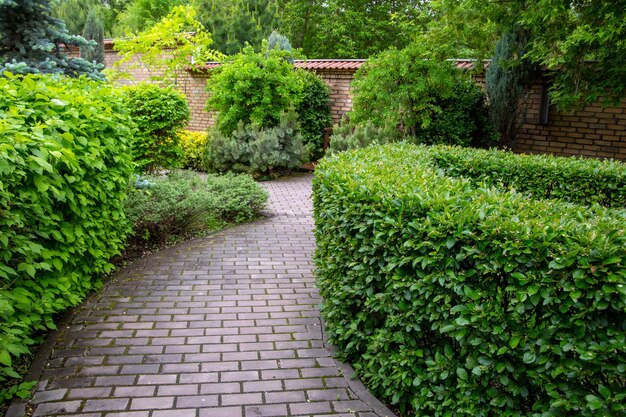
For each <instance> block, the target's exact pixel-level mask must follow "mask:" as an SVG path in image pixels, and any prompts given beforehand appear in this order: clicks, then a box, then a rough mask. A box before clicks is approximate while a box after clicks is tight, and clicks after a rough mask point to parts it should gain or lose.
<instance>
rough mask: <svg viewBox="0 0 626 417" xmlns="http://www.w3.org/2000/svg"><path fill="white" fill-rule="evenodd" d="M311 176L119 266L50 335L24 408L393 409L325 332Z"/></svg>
mask: <svg viewBox="0 0 626 417" xmlns="http://www.w3.org/2000/svg"><path fill="white" fill-rule="evenodd" d="M311 179H312V177H311V175H305V176H299V177H293V178H288V179H281V180H276V181H270V182H267V183H264V184H263V186H264V187H265V188H266V189H267V190H268V192H269V193H270V199H269V202H268V206H267V209H266V210H265V213H264V214H265V215H266V217H265V218H264V219H262V220H259V221H257V222H254V223H250V224H246V225H242V226H238V227H234V228H230V229H227V230H224V231H222V232H220V233H217V234H215V235H212V236H209V237H206V238H201V239H194V240H192V241H189V242H186V243H183V244H181V245H178V246H176V247H173V248H169V249H166V250H163V251H161V252H159V253H156V254H154V255H152V256H150V257H149V258H147V259H144V260H141V261H138V262H136V263H135V264H133V265H132V266H130V267H128V268H126V269H123V270H121V271H120V272H119V273H118V274H117V275H116V276H115V277H114V279H113V280H112V281H111V282H110V283H109V284H107V286H106V287H105V288H104V289H103V290H102V291H100V292H99V293H98V294H97V295H96V296H94V297H91V298H90V299H89V300H88V301H87V302H86V303H85V304H84V305H82V306H81V307H80V308H78V309H77V310H76V311H75V313H74V314H73V316H72V317H71V318H70V319H69V320H67V324H66V325H64V327H63V328H62V329H60V330H59V332H57V334H56V336H55V338H54V340H52V341H51V342H50V343H49V347H48V349H47V351H46V354H47V357H46V361H45V362H44V366H43V367H42V368H41V369H40V372H39V373H40V377H39V379H40V382H39V384H38V387H37V390H36V392H35V395H34V397H33V398H32V400H31V402H30V404H28V407H29V408H31V409H32V415H33V416H35V417H37V416H82V417H168V416H173V417H260V416H265V417H272V416H301V417H307V416H308V417H314V416H315V417H317V416H340V417H348V416H349V417H387V416H388V417H393V414H392V413H391V412H390V411H389V410H387V409H386V408H385V407H384V406H382V404H380V403H379V402H378V401H377V400H375V399H374V398H373V397H371V395H370V394H369V393H368V392H367V391H366V390H364V389H363V386H362V385H361V384H360V383H358V381H354V380H353V379H352V378H351V377H352V375H347V374H350V373H351V372H352V371H351V369H350V368H349V367H347V366H346V365H345V364H340V363H339V362H338V361H336V360H335V359H333V356H332V347H329V346H327V345H326V344H325V343H324V340H323V332H322V323H321V320H320V315H319V309H318V305H319V303H320V296H319V293H318V290H317V289H316V288H315V280H314V277H313V265H312V260H311V255H312V252H313V250H314V247H315V242H314V238H313V233H312V229H313V219H312V204H311ZM26 408H27V404H25V403H21V404H15V405H13V406H12V407H10V408H9V410H8V412H7V414H6V417H15V416H23V415H24V410H25V409H26Z"/></svg>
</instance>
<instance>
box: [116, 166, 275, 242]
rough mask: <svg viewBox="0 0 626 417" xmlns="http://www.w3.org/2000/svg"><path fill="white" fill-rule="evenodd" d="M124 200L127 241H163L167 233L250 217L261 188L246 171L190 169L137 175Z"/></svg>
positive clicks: (181, 233)
mask: <svg viewBox="0 0 626 417" xmlns="http://www.w3.org/2000/svg"><path fill="white" fill-rule="evenodd" d="M135 184H140V187H136V186H135V187H133V188H132V189H131V192H130V193H129V198H128V200H127V202H126V214H127V216H128V219H129V220H130V221H131V223H132V224H133V232H132V241H139V242H141V241H148V242H150V243H153V244H159V243H163V242H165V241H167V240H168V238H171V237H175V236H184V235H189V234H193V233H194V232H196V231H198V230H211V229H216V228H218V227H222V226H223V225H224V224H228V223H241V222H244V221H247V220H252V219H254V218H255V217H257V216H258V215H259V211H260V210H261V209H262V208H263V205H264V204H265V202H266V201H267V197H268V195H267V192H266V191H265V190H264V189H263V188H261V186H259V185H258V184H257V183H255V182H254V180H253V179H252V178H251V177H250V176H247V175H234V174H227V175H223V176H220V175H214V174H209V175H208V176H207V178H206V179H204V178H202V177H201V176H200V175H198V174H197V173H193V172H172V173H170V174H168V175H166V176H153V175H146V176H142V177H140V179H139V181H135Z"/></svg>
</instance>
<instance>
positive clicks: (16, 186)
mask: <svg viewBox="0 0 626 417" xmlns="http://www.w3.org/2000/svg"><path fill="white" fill-rule="evenodd" d="M7 74H8V73H5V75H7ZM131 125H132V121H131V119H130V118H129V117H128V114H127V113H126V111H125V109H124V107H123V105H122V104H121V100H120V99H119V97H118V94H117V92H116V90H114V89H113V88H111V86H109V85H107V84H102V83H96V82H93V81H88V80H86V79H84V78H79V79H71V78H66V77H61V76H58V77H52V76H35V75H27V76H24V77H13V76H10V75H7V77H6V78H0V212H1V213H2V215H0V279H1V282H2V285H1V287H0V320H1V322H0V323H1V324H0V383H2V384H4V383H6V381H7V379H9V378H17V377H19V375H18V374H17V373H16V372H15V371H14V370H13V369H12V365H13V363H14V362H15V359H16V358H18V357H20V356H21V355H23V354H24V353H26V352H27V351H28V346H29V345H32V344H33V343H34V342H35V340H36V338H37V334H38V332H43V331H46V330H47V329H53V328H54V322H53V318H54V317H55V316H56V315H57V314H59V313H61V312H63V311H64V310H65V309H67V308H68V307H70V306H73V305H76V304H78V303H79V302H80V301H81V300H82V299H83V297H84V296H85V295H86V294H87V293H88V292H89V291H90V290H92V289H93V288H94V287H95V286H97V283H98V281H97V278H98V276H100V275H102V274H105V273H107V272H109V271H111V268H112V265H111V264H110V263H109V258H111V257H112V256H113V255H116V254H118V253H119V252H120V250H121V248H122V244H123V241H124V239H125V236H126V234H127V232H128V231H129V227H128V222H127V221H126V219H125V217H124V213H123V203H124V200H125V198H126V191H127V187H128V179H129V177H130V175H131V172H132V162H131V160H130V157H129V151H128V146H127V143H129V141H130V139H131V131H130V129H129V126H131ZM0 396H3V394H0Z"/></svg>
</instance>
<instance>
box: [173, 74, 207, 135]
mask: <svg viewBox="0 0 626 417" xmlns="http://www.w3.org/2000/svg"><path fill="white" fill-rule="evenodd" d="M208 80H209V75H208V74H206V73H198V72H193V73H190V72H186V76H184V77H181V81H182V82H181V84H180V86H181V88H182V91H183V93H185V95H186V96H187V101H188V103H189V111H190V112H191V120H190V121H189V126H188V127H187V128H188V129H189V130H192V131H205V130H207V128H208V127H209V126H213V125H214V124H215V117H214V114H213V112H211V113H209V112H207V111H206V110H205V109H204V108H205V106H206V101H207V99H208V98H209V93H208V92H207V82H208Z"/></svg>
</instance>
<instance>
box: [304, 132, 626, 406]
mask: <svg viewBox="0 0 626 417" xmlns="http://www.w3.org/2000/svg"><path fill="white" fill-rule="evenodd" d="M458 151H459V149H458V148H453V149H449V148H427V147H421V146H414V145H407V144H402V145H393V146H385V147H369V148H366V149H362V150H359V151H357V152H354V151H353V152H344V153H342V154H338V155H336V156H332V157H329V158H325V159H324V160H322V162H321V163H320V164H319V165H318V167H317V169H316V176H315V180H314V207H315V223H316V241H317V249H316V254H315V263H316V266H317V282H318V286H319V288H320V291H321V294H322V296H323V299H324V301H323V306H322V314H323V317H324V320H325V322H326V324H327V331H328V335H329V337H330V340H331V341H332V342H333V343H335V344H336V345H338V346H339V349H340V350H341V352H342V355H343V357H344V358H345V359H348V360H349V361H350V362H352V364H353V366H354V368H355V369H356V371H357V373H358V374H359V375H360V377H361V378H362V380H363V381H364V382H365V383H366V384H367V385H368V386H369V387H370V389H371V390H372V391H373V392H374V393H375V394H377V395H378V396H380V397H381V398H383V399H385V400H387V401H389V402H391V403H393V404H396V406H397V407H398V408H399V409H400V410H402V411H403V413H404V414H405V415H412V416H420V415H430V416H449V415H455V416H488V415H498V416H563V415H577V416H598V417H599V416H609V415H610V416H617V415H624V414H625V413H626V409H625V406H624V404H626V392H625V391H624V386H625V384H626V336H625V331H624V330H625V328H626V286H625V285H624V284H626V236H625V234H624V224H625V223H624V222H625V221H626V210H624V209H623V208H621V207H620V208H619V209H616V208H604V207H601V206H599V205H597V204H594V205H577V204H573V203H570V202H567V201H558V200H546V199H535V198H531V197H529V196H527V195H524V194H520V193H518V192H515V191H511V190H506V189H502V188H497V187H492V186H490V185H489V183H484V182H481V181H480V180H476V179H468V178H464V177H457V178H453V177H450V176H448V175H446V171H447V172H451V168H450V167H448V168H446V169H445V170H444V169H441V168H439V167H437V165H436V163H435V159H437V158H438V159H439V160H441V154H445V153H446V152H449V153H451V154H454V153H456V152H458ZM463 152H466V153H467V154H468V155H469V154H471V153H472V152H476V159H480V158H481V157H485V155H487V154H486V153H480V152H477V151H471V150H466V151H463ZM503 156H504V155H503V154H502V153H496V154H495V155H494V160H495V158H498V157H503ZM560 162H562V163H563V164H564V166H565V168H564V172H563V173H562V175H561V178H562V179H563V181H569V180H572V181H574V182H575V181H577V180H576V179H575V178H573V177H574V176H575V175H574V174H575V172H576V169H578V170H581V171H586V170H588V169H591V168H592V167H594V168H595V169H597V173H598V176H599V177H601V176H602V175H603V174H604V173H605V172H614V171H617V170H618V169H619V167H618V165H617V164H615V165H612V164H599V163H597V162H596V161H586V160H564V159H562V158H561V159H560ZM448 163H449V165H450V166H454V162H450V161H449V162H448ZM541 163H542V159H537V162H536V165H537V166H538V165H540V164H541ZM570 164H571V165H570ZM548 165H551V161H549V162H548ZM557 166H558V164H556V163H555V164H554V165H553V167H554V169H556V167H557ZM621 170H622V172H623V171H624V170H625V168H623V167H622V168H621ZM479 172H480V175H484V177H485V178H486V177H488V175H489V171H488V170H484V171H483V170H480V171H479ZM568 172H569V173H570V175H569V176H568V175H567V173H568ZM465 175H469V173H468V172H466V173H465ZM499 175H500V171H498V172H496V173H495V176H496V177H498V176H499ZM520 178H521V179H523V178H522V177H520ZM609 178H611V176H609ZM622 178H623V177H622ZM600 181H602V180H601V179H599V180H598V182H600ZM612 181H613V179H609V181H608V183H609V184H610V185H609V188H611V187H613V185H612V184H611V182H612ZM495 182H497V181H495ZM495 182H494V183H495ZM511 185H512V186H516V187H517V186H519V184H511ZM565 190H566V189H565V188H563V193H562V194H561V195H560V196H559V197H560V198H563V199H566V198H568V193H567V192H565ZM570 191H572V194H571V197H572V201H580V198H579V196H578V190H577V189H575V188H572V189H571V190H570ZM542 192H543V191H542V190H539V192H538V193H537V194H536V195H541V194H542ZM592 192H594V191H592ZM618 205H619V204H618Z"/></svg>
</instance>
